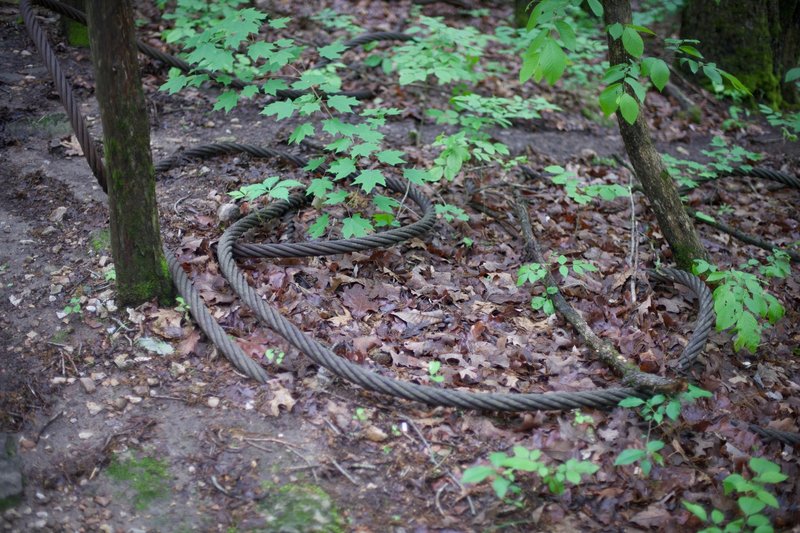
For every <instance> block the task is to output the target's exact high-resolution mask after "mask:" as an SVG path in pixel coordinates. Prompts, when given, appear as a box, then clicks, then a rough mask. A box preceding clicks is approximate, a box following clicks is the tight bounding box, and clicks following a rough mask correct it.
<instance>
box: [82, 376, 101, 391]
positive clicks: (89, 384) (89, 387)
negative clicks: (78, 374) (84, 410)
mask: <svg viewBox="0 0 800 533" xmlns="http://www.w3.org/2000/svg"><path fill="white" fill-rule="evenodd" d="M80 382H81V385H82V386H83V390H85V391H86V393H87V394H91V393H93V392H94V391H95V390H97V387H96V386H95V384H94V380H93V379H92V378H81V379H80Z"/></svg>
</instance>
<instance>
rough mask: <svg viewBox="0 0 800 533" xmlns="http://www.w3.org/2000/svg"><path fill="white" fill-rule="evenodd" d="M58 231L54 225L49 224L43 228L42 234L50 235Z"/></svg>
mask: <svg viewBox="0 0 800 533" xmlns="http://www.w3.org/2000/svg"><path fill="white" fill-rule="evenodd" d="M57 231H58V230H57V229H56V228H55V227H54V226H47V227H46V228H44V229H43V230H42V236H44V237H47V236H48V235H52V234H53V233H55V232H57Z"/></svg>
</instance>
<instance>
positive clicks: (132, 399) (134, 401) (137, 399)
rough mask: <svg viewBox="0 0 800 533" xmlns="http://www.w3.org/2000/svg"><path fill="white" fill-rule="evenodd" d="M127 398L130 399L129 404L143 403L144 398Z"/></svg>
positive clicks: (129, 396)
mask: <svg viewBox="0 0 800 533" xmlns="http://www.w3.org/2000/svg"><path fill="white" fill-rule="evenodd" d="M126 398H127V399H128V401H129V402H131V403H142V397H141V396H131V395H128V396H126Z"/></svg>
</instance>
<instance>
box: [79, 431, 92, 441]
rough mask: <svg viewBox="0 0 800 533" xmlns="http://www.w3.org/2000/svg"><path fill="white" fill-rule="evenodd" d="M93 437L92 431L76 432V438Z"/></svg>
mask: <svg viewBox="0 0 800 533" xmlns="http://www.w3.org/2000/svg"><path fill="white" fill-rule="evenodd" d="M92 437H94V433H92V432H91V431H81V432H79V433H78V438H79V439H81V440H86V439H91V438H92Z"/></svg>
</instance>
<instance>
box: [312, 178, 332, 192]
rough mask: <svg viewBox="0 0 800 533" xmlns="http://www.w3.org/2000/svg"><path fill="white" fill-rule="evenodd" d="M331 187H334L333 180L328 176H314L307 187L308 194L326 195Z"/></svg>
mask: <svg viewBox="0 0 800 533" xmlns="http://www.w3.org/2000/svg"><path fill="white" fill-rule="evenodd" d="M331 189H333V182H331V180H329V179H326V178H314V179H313V180H311V184H310V185H309V186H308V188H307V189H306V194H313V195H314V196H325V195H326V194H327V193H328V191H329V190H331Z"/></svg>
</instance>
